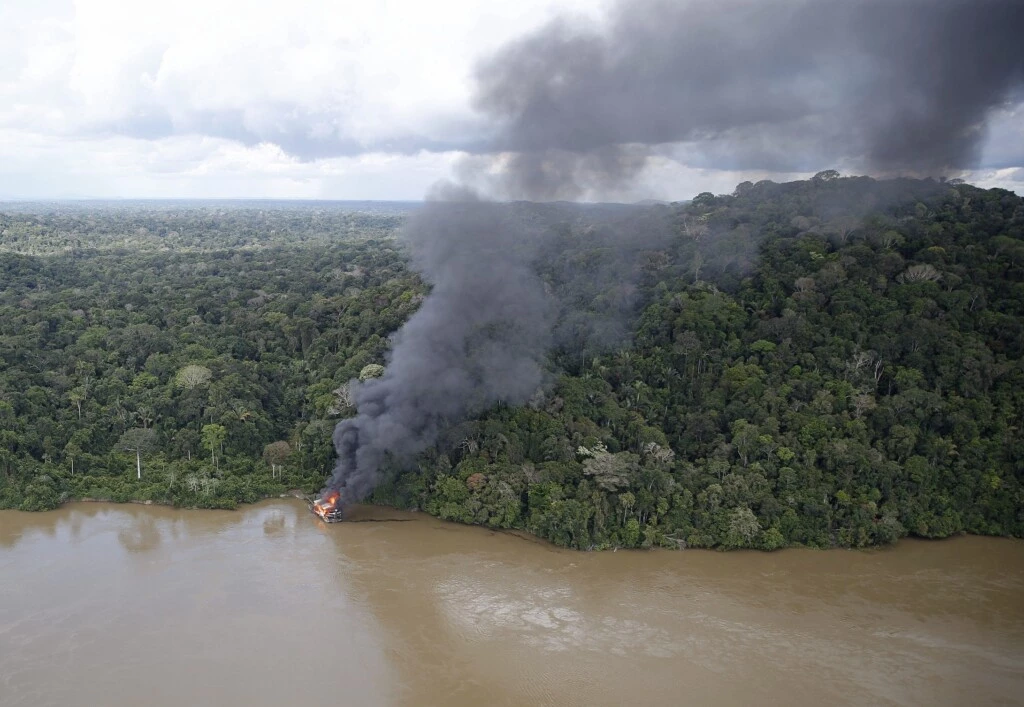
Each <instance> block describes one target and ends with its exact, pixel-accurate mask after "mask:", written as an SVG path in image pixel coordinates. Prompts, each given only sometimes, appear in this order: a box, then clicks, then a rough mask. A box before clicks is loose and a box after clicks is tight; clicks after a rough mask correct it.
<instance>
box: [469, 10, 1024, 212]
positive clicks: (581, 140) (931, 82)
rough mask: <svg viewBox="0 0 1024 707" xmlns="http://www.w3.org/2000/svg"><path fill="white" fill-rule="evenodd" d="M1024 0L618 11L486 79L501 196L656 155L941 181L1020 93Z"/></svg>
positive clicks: (543, 37)
mask: <svg viewBox="0 0 1024 707" xmlns="http://www.w3.org/2000/svg"><path fill="white" fill-rule="evenodd" d="M1022 37H1024V2H1021V1H1020V0H850V1H848V0H721V1H716V2H711V1H707V2H696V1H694V2H686V1H685V0H623V1H622V2H619V3H617V4H616V5H614V6H613V9H612V11H611V13H610V15H609V17H608V18H607V21H606V22H604V23H602V24H600V25H597V26H593V25H587V24H585V23H580V22H576V23H573V22H570V21H567V20H559V21H556V22H553V23H551V24H550V25H548V26H547V27H544V28H542V29H541V30H539V31H538V32H536V33H534V34H533V35H531V36H528V37H526V38H524V39H521V40H518V41H516V42H514V43H512V44H511V45H509V46H507V47H505V48H503V49H501V50H500V51H499V52H498V53H497V54H496V55H495V56H494V57H493V58H491V59H490V60H488V61H486V62H485V63H483V64H482V65H481V66H480V67H479V69H478V72H477V78H478V83H479V85H478V92H477V98H476V106H477V108H478V109H479V110H480V111H482V112H483V113H484V114H485V115H487V116H488V117H489V118H490V119H491V120H492V121H493V123H494V125H495V131H494V135H493V138H492V140H493V142H492V145H493V149H495V150H500V151H507V152H508V153H509V154H508V155H507V156H505V158H504V167H505V168H504V169H503V170H502V171H501V177H502V178H503V180H504V182H503V187H504V192H505V193H507V194H512V195H514V196H516V197H519V198H533V199H550V198H572V197H575V196H577V195H578V194H579V192H580V189H581V188H589V189H598V190H600V189H601V188H602V187H605V186H607V185H609V184H616V183H622V182H625V181H628V180H629V179H630V178H632V177H633V176H634V175H635V174H636V173H637V171H639V169H641V168H642V167H643V166H644V164H645V158H646V157H648V156H649V155H651V154H652V152H654V151H655V150H656V149H658V147H659V146H666V145H670V144H675V143H687V145H686V146H685V147H684V151H686V152H688V153H689V154H687V155H686V157H687V159H688V161H689V162H690V163H691V164H694V163H701V162H703V163H704V164H705V165H706V166H714V167H719V168H728V169H768V170H777V171H816V170H818V169H821V168H822V166H828V165H833V164H837V163H846V164H848V165H849V166H850V167H853V168H854V169H858V170H867V171H871V172H875V173H886V174H891V173H912V174H917V175H929V176H938V175H941V174H945V173H947V172H950V171H957V170H961V169H965V168H969V167H972V166H974V165H975V163H976V161H977V158H978V154H979V148H980V145H981V140H982V139H983V138H984V136H985V124H986V120H987V118H988V116H989V114H990V112H991V111H992V110H994V109H997V108H999V107H1002V106H1005V105H1007V103H1008V102H1009V101H1011V100H1013V99H1014V98H1016V99H1018V100H1019V98H1020V94H1019V93H1016V94H1015V90H1016V89H1019V88H1020V86H1021V82H1022V80H1024V48H1022V47H1024V42H1022Z"/></svg>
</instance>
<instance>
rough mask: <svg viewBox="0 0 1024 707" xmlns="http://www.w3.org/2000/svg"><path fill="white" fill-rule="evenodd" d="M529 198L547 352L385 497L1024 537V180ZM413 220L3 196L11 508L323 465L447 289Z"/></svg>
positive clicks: (718, 526)
mask: <svg viewBox="0 0 1024 707" xmlns="http://www.w3.org/2000/svg"><path fill="white" fill-rule="evenodd" d="M508 208H510V209H513V210H518V211H517V218H521V219H523V220H524V221H527V222H529V223H531V224H533V226H534V230H535V231H539V232H540V233H541V236H538V238H539V240H538V243H539V245H538V246H537V250H536V252H534V253H533V254H532V255H531V259H530V262H531V263H532V266H533V267H534V268H535V272H536V274H537V277H538V279H539V280H540V281H541V282H542V285H543V287H544V288H545V290H546V291H547V292H549V293H550V294H551V296H552V298H553V300H554V301H556V302H557V303H558V304H559V306H558V308H557V310H556V311H555V312H554V313H549V315H545V316H546V317H548V318H546V319H545V320H544V326H545V327H547V328H549V329H550V330H551V332H552V334H551V339H550V342H549V345H548V349H547V351H548V353H547V354H546V355H544V356H543V358H542V360H541V364H542V368H543V375H542V376H541V382H540V383H539V385H538V386H537V388H536V391H535V392H534V394H533V395H531V396H530V397H529V399H528V400H526V401H521V402H522V404H518V403H520V401H508V400H498V401H497V402H495V401H493V400H485V401H484V402H485V403H486V404H485V405H483V404H482V405H481V406H479V408H476V407H474V406H473V405H472V401H468V402H464V403H458V404H454V405H453V406H452V409H458V410H460V414H461V411H462V410H469V411H470V415H469V418H468V419H453V420H451V421H450V424H445V420H444V419H443V415H442V416H441V417H439V418H438V419H437V420H435V421H433V422H434V423H436V425H437V429H436V430H434V431H433V432H432V433H431V435H430V436H429V438H427V437H425V438H424V440H425V441H424V442H423V444H422V445H419V446H418V447H417V448H416V449H414V450H412V451H411V452H410V453H409V454H407V455H404V456H403V457H402V458H398V457H394V456H388V455H387V454H385V456H384V459H383V461H382V462H381V469H380V471H381V482H380V483H379V485H377V486H376V489H375V490H374V491H373V493H372V495H371V496H370V498H371V500H373V501H376V502H380V503H389V504H393V505H397V506H401V507H408V508H420V509H423V510H426V511H428V512H430V513H432V514H435V515H438V516H440V517H443V518H447V519H450V520H455V521H459V522H466V523H478V524H483V525H487V526H491V527H499V528H519V529H525V530H528V531H530V532H532V533H535V534H537V535H539V536H541V537H543V538H546V539H549V540H551V541H552V542H555V543H557V544H559V545H565V546H571V547H576V548H581V549H589V548H608V547H650V546H666V547H683V546H687V547H721V548H743V547H752V548H761V549H774V548H778V547H783V546H786V545H790V544H804V545H812V546H818V547H829V546H836V545H839V546H865V545H874V544H883V543H889V542H892V541H894V540H896V539H898V538H899V537H902V536H904V535H907V534H912V535H919V536H924V537H943V536H948V535H951V534H955V533H960V532H973V533H984V534H996V535H1015V536H1021V535H1024V490H1022V482H1024V442H1022V435H1021V430H1020V424H1021V420H1022V419H1024V369H1022V353H1024V312H1022V308H1024V200H1022V199H1021V198H1020V197H1017V196H1016V195H1014V194H1012V193H1010V192H1006V191H1002V190H997V189H993V190H981V189H977V188H975V187H972V186H969V185H965V184H959V183H951V182H939V181H933V180H910V179H903V180H888V181H876V180H872V179H869V178H866V177H857V178H840V177H839V176H838V175H837V174H835V173H831V172H824V173H821V174H819V175H818V176H817V177H815V178H814V179H812V180H808V181H802V182H792V183H788V184H776V183H772V182H761V183H758V184H750V183H745V184H741V185H739V186H738V187H737V189H736V191H735V192H734V193H733V194H731V195H719V196H715V195H712V194H701V195H699V196H697V197H696V198H695V199H693V201H692V202H688V203H680V204H673V205H669V206H651V207H645V208H643V209H639V208H635V207H634V208H626V207H615V206H605V207H596V206H588V207H576V206H569V205H542V206H538V205H529V204H516V205H512V206H510V207H508ZM404 219H405V213H404V209H399V208H396V209H395V210H394V211H391V212H388V211H379V210H378V211H373V212H370V211H353V210H352V209H351V208H350V207H349V208H346V207H341V206H329V205H318V206H307V207H302V208H299V207H295V208H292V209H278V208H270V207H267V208H256V207H242V206H238V205H234V206H224V207H223V208H222V207H216V209H214V207H195V206H186V205H179V206H176V207H174V208H171V207H161V208H157V207H145V208H142V207H132V208H128V209H125V208H113V207H111V208H103V209H96V208H83V207H79V208H75V209H68V208H60V209H56V208H52V207H39V206H37V207H33V208H28V207H19V208H18V209H16V210H15V209H11V208H6V207H5V209H0V278H2V279H0V506H2V507H13V508H23V509H26V510H38V509H44V508H52V507H54V506H55V505H57V504H59V503H60V502H62V501H65V500H69V499H74V498H84V497H88V498H107V499H111V500H116V501H128V500H152V501H155V502H159V503H173V504H177V505H187V506H216V507H231V506H233V505H235V504H236V503H238V502H248V501H253V500H256V499H258V498H263V497H266V496H269V495H274V494H278V493H282V492H284V491H285V490H287V489H289V488H296V487H298V488H303V489H305V490H306V491H315V490H318V489H319V488H320V487H321V486H322V485H323V484H324V480H325V479H326V478H327V477H328V476H329V474H330V472H331V470H332V468H333V466H334V463H335V452H334V449H333V447H332V443H331V433H332V430H333V429H334V428H335V425H336V424H337V423H338V422H339V421H340V420H343V419H348V418H354V417H355V416H356V414H357V412H356V408H355V402H356V399H357V397H358V391H359V390H360V386H359V385H354V384H352V383H351V381H353V380H358V379H360V378H362V379H363V381H364V383H365V382H366V381H373V380H374V379H376V378H377V377H380V376H381V375H382V374H384V375H386V371H387V364H388V363H389V359H388V351H389V349H390V345H389V336H390V335H392V334H393V333H394V332H396V331H397V330H398V329H399V328H400V327H401V326H402V325H403V324H404V323H406V322H407V321H408V320H409V318H410V317H411V316H412V315H413V314H414V313H415V312H417V311H418V310H419V309H420V307H421V303H422V302H423V299H424V297H425V296H426V295H427V294H428V293H429V292H430V285H429V284H427V283H424V282H423V281H421V280H420V278H419V277H418V276H417V275H416V274H415V273H414V272H412V270H411V269H410V268H409V266H408V257H409V256H408V248H407V247H406V245H405V244H404V243H403V242H402V241H400V240H398V239H396V238H395V237H394V236H395V234H396V229H397V228H398V226H399V225H400V224H401V223H402V222H403V220H404ZM538 223H540V224H541V225H540V226H537V225H536V224H538ZM472 341H473V339H469V344H468V345H472ZM381 366H384V368H383V369H382V368H381ZM418 384H421V382H419V383H418ZM456 402H457V401H456ZM141 430H146V432H142V431H141ZM140 475H141V478H139V476H140Z"/></svg>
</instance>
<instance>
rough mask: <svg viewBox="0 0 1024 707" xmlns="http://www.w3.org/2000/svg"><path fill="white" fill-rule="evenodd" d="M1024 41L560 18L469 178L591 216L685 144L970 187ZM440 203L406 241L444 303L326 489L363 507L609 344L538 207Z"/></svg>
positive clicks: (363, 396)
mask: <svg viewBox="0 0 1024 707" xmlns="http://www.w3.org/2000/svg"><path fill="white" fill-rule="evenodd" d="M1022 30H1024V1H1022V0H850V1H848V2H847V1H840V0H817V1H811V0H721V1H718V2H710V1H708V2H685V1H682V0H623V1H622V2H619V3H618V4H616V5H614V6H613V7H612V10H611V11H610V13H609V15H608V17H607V18H606V21H604V22H602V23H599V24H596V25H595V24H587V23H583V22H572V21H569V20H559V21H556V22H554V23H552V24H550V25H548V26H546V27H544V28H542V29H541V30H539V31H537V32H536V33H534V34H532V35H530V36H528V37H525V38H523V39H521V40H518V41H516V42H513V43H512V44H510V45H508V46H506V47H504V48H503V49H501V50H499V51H498V52H497V53H496V54H495V55H494V56H493V57H491V58H490V59H488V60H487V61H485V62H483V63H482V64H481V65H480V67H479V68H478V71H477V92H476V106H477V108H478V109H479V111H480V112H481V114H482V115H484V116H486V118H487V119H489V120H490V121H491V122H492V124H493V126H494V129H493V133H492V135H491V137H490V141H489V147H488V148H487V149H486V150H484V151H483V153H482V154H478V155H476V156H474V157H470V158H467V160H466V162H465V164H464V165H463V168H462V171H461V173H460V176H461V178H462V180H463V181H464V182H466V183H467V184H470V185H472V186H473V187H475V188H476V189H477V190H479V191H483V192H484V193H488V194H491V195H493V196H495V197H497V198H503V199H505V198H527V199H533V200H542V201H546V200H554V199H564V198H577V197H579V196H580V195H582V194H590V193H600V192H602V191H606V192H607V191H613V190H615V189H617V188H619V187H621V186H622V185H624V184H628V183H629V182H630V180H632V179H633V178H634V177H635V176H636V175H637V174H638V172H640V171H641V170H642V169H643V167H644V166H645V164H646V163H647V160H648V159H649V158H650V157H651V156H652V155H654V154H657V153H658V152H660V151H665V150H667V149H668V148H667V146H669V145H674V144H678V143H688V144H689V149H690V150H691V155H690V158H691V160H700V159H704V160H707V162H708V163H709V164H714V165H715V166H719V167H721V166H727V167H731V168H736V169H742V168H746V169H755V168H762V169H776V170H815V169H818V168H820V167H823V166H828V165H831V164H834V163H836V162H848V163H851V164H853V165H855V166H860V167H862V168H864V169H868V170H872V171H876V172H880V173H899V172H903V173H916V174H939V173H946V172H948V171H949V170H959V169H962V168H967V167H970V166H972V165H973V164H974V163H975V161H976V160H977V157H978V151H979V146H980V144H981V140H982V138H983V137H984V134H985V124H986V120H987V119H988V117H989V115H990V113H991V112H992V111H993V110H996V109H998V108H1000V107H1003V106H1005V105H1006V104H1007V102H1008V101H1010V100H1011V99H1012V98H1013V97H1014V96H1015V95H1019V94H1015V93H1014V92H1015V91H1017V90H1018V89H1019V88H1020V85H1021V81H1022V77H1024V51H1022V49H1021V45H1022V42H1021V37H1022V36H1024V31H1022ZM439 197H440V198H437V199H434V200H432V201H429V202H428V204H427V205H426V206H425V207H424V208H423V210H422V211H420V212H419V213H418V214H416V215H415V216H414V217H413V218H412V220H411V222H410V223H409V225H408V226H407V228H406V229H405V237H406V239H407V241H408V243H409V245H410V249H411V252H412V262H413V266H414V267H415V268H416V269H417V270H418V271H419V272H420V273H421V274H422V275H423V277H424V278H425V280H426V281H427V282H428V283H429V284H430V285H431V286H432V288H433V289H432V291H431V293H430V295H429V296H428V297H427V298H426V299H425V300H424V302H423V305H422V307H421V308H420V310H419V311H418V312H417V313H416V314H415V315H414V316H413V317H412V318H411V319H410V320H409V321H408V322H407V323H406V324H405V326H404V327H402V329H401V330H400V331H399V332H398V334H397V335H396V337H395V340H394V345H393V347H392V350H391V353H390V356H389V359H388V362H387V367H386V371H385V373H384V375H383V377H381V378H379V379H375V380H371V381H368V382H366V383H363V384H360V385H358V386H357V387H356V392H355V405H356V408H357V410H358V414H357V415H356V417H354V418H351V419H348V420H345V421H343V422H341V423H340V424H339V425H338V426H337V428H336V430H335V434H334V442H335V447H336V449H337V452H338V464H337V467H336V469H335V472H334V475H333V477H332V478H331V480H330V481H329V483H328V486H329V487H331V488H338V489H341V490H342V491H343V494H344V497H345V498H346V500H347V501H355V500H359V499H361V498H363V497H364V496H365V495H366V494H367V493H368V492H369V491H371V490H372V489H373V487H374V486H375V485H376V484H377V482H378V480H379V474H380V469H381V464H382V462H383V461H384V459H385V457H386V456H388V455H392V456H394V457H396V458H398V459H408V458H410V457H411V456H412V455H415V454H416V453H417V452H419V451H422V450H423V449H425V448H426V447H427V446H428V445H430V444H432V443H433V442H435V441H436V440H437V438H438V436H439V434H440V433H441V432H442V431H443V429H444V428H445V427H446V426H448V425H451V424H453V423H456V422H459V421H461V420H463V419H465V418H466V417H467V416H469V415H472V414H474V413H475V412H478V411H481V410H483V409H485V408H486V407H488V406H490V405H492V404H494V403H495V402H497V401H506V402H508V403H512V404H516V403H522V402H524V401H525V400H526V399H527V398H528V397H529V396H530V395H531V394H532V393H533V392H534V391H535V390H536V389H537V388H538V386H539V385H540V384H541V382H542V380H543V377H544V373H543V372H544V357H545V352H546V351H547V349H548V347H549V345H550V344H551V342H552V340H553V337H554V336H555V334H556V332H559V331H562V332H564V331H566V330H569V331H572V330H573V329H574V327H575V328H576V329H579V328H580V327H581V326H586V327H590V328H591V329H601V328H602V327H600V326H598V327H594V326H593V324H594V322H593V320H590V321H589V322H584V323H583V324H581V323H580V322H583V321H584V320H585V319H586V317H581V316H574V315H579V314H580V312H579V310H576V311H574V310H573V307H572V305H571V304H567V302H568V300H569V299H571V298H568V299H566V298H558V297H556V296H555V294H557V293H552V292H550V291H549V290H548V289H546V287H545V282H544V281H543V280H542V279H541V278H540V277H539V276H538V274H537V273H538V267H539V265H542V263H538V261H545V263H546V264H548V265H550V262H551V259H550V258H549V257H547V256H550V255H551V251H550V247H551V243H552V242H555V243H557V239H556V240H555V241H550V240H549V241H548V242H547V246H545V236H544V234H545V233H548V232H549V231H550V229H549V228H548V227H549V226H550V223H549V222H547V221H549V220H547V221H546V219H545V218H543V217H541V216H540V214H541V210H539V209H536V208H535V209H533V210H531V209H530V208H527V207H525V206H523V205H510V204H499V203H495V202H488V201H485V200H482V199H480V198H478V197H477V196H476V195H475V193H474V192H473V191H470V190H469V189H467V188H460V189H455V190H448V191H447V192H446V193H441V194H440V195H439ZM655 220H657V219H655ZM627 222H628V223H633V224H637V223H643V220H642V219H640V220H638V219H633V220H632V221H629V220H627V221H622V223H621V224H620V225H623V224H626V223H627ZM623 230H624V231H625V232H626V233H627V236H626V238H627V239H629V238H634V237H638V234H637V231H636V229H629V228H625V229H623ZM650 233H655V234H657V235H656V237H655V238H660V237H662V236H663V235H664V233H666V230H665V229H663V228H661V227H660V226H658V227H652V228H651V230H650ZM599 245H601V246H602V247H605V246H607V243H602V244H599ZM628 245H629V244H627V246H628ZM634 245H635V244H634ZM546 247H547V248H548V250H545V248H546ZM606 250H607V248H606ZM626 250H629V248H628V247H627V248H626ZM623 252H625V251H623ZM630 252H635V248H634V250H633V251H630ZM623 257H625V256H623ZM604 272H605V273H606V274H607V275H608V276H614V277H616V278H620V277H621V275H622V272H621V270H620V269H617V268H614V267H611V268H606V269H605V270H604ZM564 279H570V280H571V277H570V278H564ZM585 279H586V280H587V284H588V285H589V287H591V288H600V287H602V286H603V285H604V283H602V282H600V280H601V273H600V272H598V273H596V274H595V275H594V276H591V277H588V278H585ZM617 284H620V285H621V284H622V283H621V282H619V283H617ZM626 289H627V290H628V288H626ZM625 299H628V293H627V295H626V296H625ZM567 312H568V313H569V315H570V316H566V313H567ZM556 322H559V324H558V325H557V326H556ZM605 329H608V328H607V327H605ZM610 329H611V330H613V331H614V330H615V327H614V326H613V327H611V328H610ZM620 335H621V333H619V332H617V333H616V334H615V335H614V336H612V337H611V338H615V337H617V336H620Z"/></svg>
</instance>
